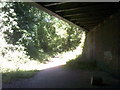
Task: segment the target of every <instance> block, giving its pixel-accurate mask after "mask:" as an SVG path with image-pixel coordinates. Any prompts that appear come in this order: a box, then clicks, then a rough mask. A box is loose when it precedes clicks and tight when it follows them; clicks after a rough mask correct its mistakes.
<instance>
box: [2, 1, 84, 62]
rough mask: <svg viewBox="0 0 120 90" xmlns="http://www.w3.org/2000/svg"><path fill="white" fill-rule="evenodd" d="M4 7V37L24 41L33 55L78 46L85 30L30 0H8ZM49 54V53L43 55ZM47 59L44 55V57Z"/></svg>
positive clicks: (21, 42)
mask: <svg viewBox="0 0 120 90" xmlns="http://www.w3.org/2000/svg"><path fill="white" fill-rule="evenodd" d="M1 8H2V12H1V13H2V14H1V15H3V14H4V15H3V18H2V19H3V24H4V25H5V26H6V29H4V30H3V33H4V38H5V40H6V42H7V43H8V44H13V45H22V46H23V47H24V48H25V49H24V50H25V51H26V52H27V55H28V56H30V58H33V59H38V60H39V59H40V58H41V57H44V58H45V57H46V56H52V55H55V54H58V53H61V52H66V51H70V50H74V49H75V48H76V47H77V46H78V45H79V44H80V40H81V35H82V33H83V31H82V30H80V28H78V27H76V26H74V25H71V24H68V23H66V22H64V21H62V20H59V19H57V18H55V17H54V16H51V15H49V14H48V13H46V12H44V11H42V10H40V9H38V8H36V7H35V6H32V5H31V4H29V3H25V2H24V3H23V2H12V3H10V2H9V3H6V4H5V5H4V6H3V7H1ZM43 54H46V55H43ZM43 60H44V59H43Z"/></svg>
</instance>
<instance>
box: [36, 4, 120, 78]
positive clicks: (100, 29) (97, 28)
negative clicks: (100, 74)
mask: <svg viewBox="0 0 120 90" xmlns="http://www.w3.org/2000/svg"><path fill="white" fill-rule="evenodd" d="M37 4H38V5H39V6H40V8H42V9H43V10H44V11H46V12H48V13H49V14H52V15H55V16H56V17H58V18H60V19H63V20H65V21H67V22H70V23H72V24H75V25H77V26H80V27H81V28H83V30H85V31H86V41H85V46H84V50H83V58H84V59H85V60H96V61H97V64H98V66H99V67H101V68H103V69H104V70H105V71H108V72H110V73H112V74H114V75H116V76H118V77H120V31H119V30H120V3H83V2H82V3H81V2H79V3H78V2H59V3H55V2H54V3H53V2H52V3H50V2H49V3H48V2H37Z"/></svg>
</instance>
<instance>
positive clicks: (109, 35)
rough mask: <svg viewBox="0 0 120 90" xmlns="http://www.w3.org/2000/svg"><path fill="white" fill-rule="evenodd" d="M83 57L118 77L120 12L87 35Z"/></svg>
mask: <svg viewBox="0 0 120 90" xmlns="http://www.w3.org/2000/svg"><path fill="white" fill-rule="evenodd" d="M83 57H84V59H85V60H96V61H97V64H98V66H99V67H101V68H103V69H104V70H105V71H108V72H111V73H113V74H114V75H117V76H119V77H120V11H119V12H116V13H115V14H114V15H112V16H110V17H108V18H107V19H106V20H105V21H104V22H102V23H101V24H99V25H98V26H97V27H96V28H94V29H93V30H91V31H90V32H88V33H87V37H86V41H85V46H84V49H83Z"/></svg>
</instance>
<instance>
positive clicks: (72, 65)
mask: <svg viewBox="0 0 120 90" xmlns="http://www.w3.org/2000/svg"><path fill="white" fill-rule="evenodd" d="M64 67H65V68H69V69H81V70H89V71H94V70H97V71H98V70H101V69H100V68H98V67H97V65H96V61H94V60H93V61H80V60H70V61H68V62H67V63H66V65H64Z"/></svg>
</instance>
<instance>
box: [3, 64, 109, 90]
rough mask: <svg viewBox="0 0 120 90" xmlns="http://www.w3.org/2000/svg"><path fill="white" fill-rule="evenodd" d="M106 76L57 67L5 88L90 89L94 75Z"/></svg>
mask: <svg viewBox="0 0 120 90" xmlns="http://www.w3.org/2000/svg"><path fill="white" fill-rule="evenodd" d="M94 74H96V75H98V76H106V77H107V75H108V74H106V73H104V72H100V71H99V72H95V71H94V72H90V71H84V70H69V69H66V68H63V66H57V67H53V68H49V69H45V70H42V71H40V72H38V73H37V74H36V75H35V76H34V77H32V78H29V79H21V80H18V81H13V82H12V83H9V84H4V83H3V88H90V87H93V86H91V84H90V81H91V79H90V78H91V76H92V75H94Z"/></svg>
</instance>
